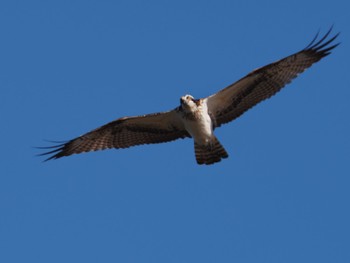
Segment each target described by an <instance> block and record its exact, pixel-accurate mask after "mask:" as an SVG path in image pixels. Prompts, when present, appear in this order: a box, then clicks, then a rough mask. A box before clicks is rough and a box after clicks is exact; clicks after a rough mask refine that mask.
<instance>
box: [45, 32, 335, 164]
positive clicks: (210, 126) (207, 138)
mask: <svg viewBox="0 0 350 263" xmlns="http://www.w3.org/2000/svg"><path fill="white" fill-rule="evenodd" d="M331 31H332V28H331V29H330V30H329V31H328V32H327V33H326V34H325V35H324V36H323V37H321V38H319V36H318V35H319V34H317V35H316V36H315V38H314V39H313V40H312V41H311V43H310V44H309V45H308V46H307V47H306V48H304V49H302V50H301V51H299V52H297V53H294V54H292V55H290V56H288V57H285V58H283V59H281V60H278V61H276V62H274V63H271V64H269V65H266V66H264V67H261V68H258V69H256V70H254V71H252V72H251V73H249V74H248V75H246V76H245V77H243V78H241V79H240V80H238V81H237V82H235V83H233V84H231V85H229V86H227V87H226V88H224V89H222V90H220V91H219V92H217V93H216V94H213V95H211V96H209V97H206V98H201V99H195V98H194V97H193V96H191V95H185V96H182V97H181V98H180V105H179V106H178V107H177V108H175V109H173V110H170V111H167V112H160V113H153V114H146V115H141V116H134V117H123V118H119V119H117V120H114V121H112V122H110V123H107V124H105V125H103V126H101V127H99V128H97V129H95V130H92V131H90V132H88V133H86V134H84V135H81V136H79V137H77V138H75V139H72V140H70V141H68V142H65V143H63V144H59V145H55V146H51V147H42V148H45V149H50V150H48V152H45V153H43V154H40V155H51V156H49V158H48V159H46V160H51V159H58V158H61V157H64V156H69V155H72V154H77V153H83V152H90V151H98V150H104V149H111V148H116V149H119V148H128V147H131V146H136V145H142V144H152V143H163V142H169V141H174V140H177V139H183V138H193V140H194V151H195V156H196V160H197V163H198V164H205V165H210V164H214V163H217V162H220V161H221V159H223V158H227V157H228V154H227V152H226V150H225V148H224V147H223V146H222V145H221V143H220V142H219V140H218V139H217V138H216V136H215V135H214V130H215V129H216V128H218V127H220V126H221V125H222V124H225V123H228V122H230V121H233V120H235V119H236V118H238V117H239V116H241V115H242V114H243V113H244V112H246V111H247V110H249V109H250V108H252V107H253V106H255V105H256V104H258V103H259V102H261V101H263V100H265V99H268V98H270V97H271V96H273V95H274V94H276V93H277V92H278V91H280V90H281V89H282V88H283V87H284V86H285V85H286V84H288V83H290V82H291V81H292V80H293V79H294V78H296V77H297V76H298V75H299V74H300V73H302V72H303V71H304V70H305V69H307V68H309V67H311V65H312V64H314V63H315V62H317V61H319V60H321V59H322V58H324V57H326V56H327V55H329V54H330V53H331V50H332V49H334V48H335V47H336V46H338V45H339V43H337V44H334V42H333V41H334V40H335V39H336V38H337V37H338V35H339V33H338V34H336V35H334V36H330V33H331Z"/></svg>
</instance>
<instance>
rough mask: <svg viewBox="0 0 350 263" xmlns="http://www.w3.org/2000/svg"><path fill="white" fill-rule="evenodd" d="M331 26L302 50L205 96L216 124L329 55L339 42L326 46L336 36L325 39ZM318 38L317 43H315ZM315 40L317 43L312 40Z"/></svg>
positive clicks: (226, 120)
mask: <svg viewBox="0 0 350 263" xmlns="http://www.w3.org/2000/svg"><path fill="white" fill-rule="evenodd" d="M331 30H332V28H331V29H330V30H329V31H328V32H327V33H326V34H325V35H324V36H323V37H322V38H321V39H320V40H319V41H317V38H318V34H317V35H316V36H315V38H314V39H313V40H312V41H311V43H310V44H309V45H308V46H307V47H306V48H304V49H303V50H301V51H299V52H297V53H295V54H293V55H291V56H288V57H286V58H283V59H281V60H279V61H277V62H274V63H272V64H269V65H267V66H264V67H262V68H259V69H256V70H254V71H253V72H251V73H250V74H248V75H247V76H245V77H244V78H242V79H240V80H239V81H237V82H235V83H233V84H231V85H230V86H228V87H226V88H225V89H223V90H221V91H219V92H218V93H216V94H214V95H211V96H209V97H208V98H206V100H207V104H208V111H209V113H210V114H211V116H212V117H213V118H214V121H215V123H216V125H215V126H216V127H218V126H220V125H221V124H224V123H227V122H230V121H232V120H234V119H236V118H237V117H239V116H240V115H242V114H243V113H244V112H245V111H247V110H249V109H250V108H252V107H253V106H255V105H256V104H258V103H259V102H261V101H263V100H265V99H268V98H270V97H271V96H272V95H274V94H276V93H277V92H278V91H280V90H281V89H282V88H283V87H284V86H285V85H286V84H288V83H290V82H291V81H292V80H293V79H294V78H296V77H297V76H298V75H299V74H300V73H302V72H303V71H304V70H305V69H307V68H309V67H310V66H311V65H312V64H314V63H315V62H317V61H319V60H321V59H322V58H323V57H325V56H327V55H329V54H330V53H331V52H330V51H331V50H332V49H334V48H335V47H336V46H338V45H339V43H338V44H334V45H331V46H329V45H330V44H331V43H332V42H333V41H334V40H335V39H336V38H337V36H338V35H339V33H338V34H336V35H335V36H334V37H332V38H330V39H329V40H327V37H328V36H329V34H330V32H331ZM316 41H317V42H316ZM315 42H316V43H315Z"/></svg>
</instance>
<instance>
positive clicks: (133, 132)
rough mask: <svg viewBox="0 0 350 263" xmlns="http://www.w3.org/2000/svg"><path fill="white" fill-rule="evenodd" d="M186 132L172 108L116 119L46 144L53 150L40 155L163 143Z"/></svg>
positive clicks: (54, 155) (57, 154)
mask: <svg viewBox="0 0 350 263" xmlns="http://www.w3.org/2000/svg"><path fill="white" fill-rule="evenodd" d="M189 136H190V135H189V134H188V133H187V131H186V130H185V129H184V127H183V125H182V122H181V121H180V118H179V116H178V113H177V111H176V110H173V111H169V112H163V113H155V114H148V115H143V116H137V117H124V118H120V119H117V120H115V121H112V122H110V123H108V124H106V125H104V126H102V127H100V128H97V129H95V130H93V131H91V132H88V133H86V134H84V135H82V136H80V137H77V138H75V139H73V140H70V141H68V142H67V143H63V144H60V145H57V146H53V147H46V149H48V148H53V149H54V150H52V151H49V152H46V153H43V154H41V155H47V154H53V155H52V156H50V157H49V158H48V159H47V160H51V159H57V158H60V157H63V156H69V155H72V154H76V153H82V152H90V151H98V150H104V149H110V148H117V149H118V148H128V147H131V146H135V145H141V144H150V143H162V142H168V141H173V140H176V139H179V138H185V137H189Z"/></svg>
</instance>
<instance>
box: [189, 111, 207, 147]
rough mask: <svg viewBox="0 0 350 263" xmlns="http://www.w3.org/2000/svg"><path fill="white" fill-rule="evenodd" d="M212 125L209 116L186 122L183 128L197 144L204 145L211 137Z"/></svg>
mask: <svg viewBox="0 0 350 263" xmlns="http://www.w3.org/2000/svg"><path fill="white" fill-rule="evenodd" d="M212 127H213V125H212V122H211V119H210V117H209V115H207V114H206V115H205V116H201V118H200V119H198V120H186V122H185V128H186V130H187V131H188V133H189V134H190V135H191V136H192V138H193V140H194V141H195V142H196V143H198V144H206V143H208V142H209V141H210V139H211V137H212V135H213V128H212Z"/></svg>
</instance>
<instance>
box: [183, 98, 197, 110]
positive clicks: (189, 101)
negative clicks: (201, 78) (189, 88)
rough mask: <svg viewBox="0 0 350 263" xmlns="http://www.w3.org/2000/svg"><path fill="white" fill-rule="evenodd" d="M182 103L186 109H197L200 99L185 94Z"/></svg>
mask: <svg viewBox="0 0 350 263" xmlns="http://www.w3.org/2000/svg"><path fill="white" fill-rule="evenodd" d="M180 104H181V106H182V107H183V108H184V109H185V110H186V111H195V110H197V107H198V106H199V100H195V99H194V98H193V96H191V95H185V96H182V97H181V98H180Z"/></svg>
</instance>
